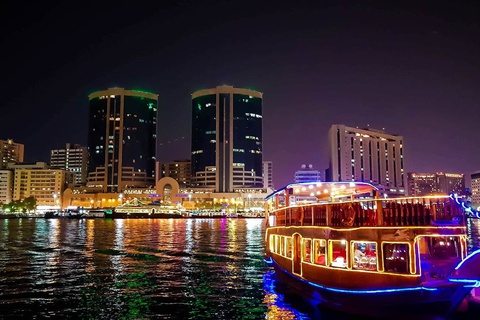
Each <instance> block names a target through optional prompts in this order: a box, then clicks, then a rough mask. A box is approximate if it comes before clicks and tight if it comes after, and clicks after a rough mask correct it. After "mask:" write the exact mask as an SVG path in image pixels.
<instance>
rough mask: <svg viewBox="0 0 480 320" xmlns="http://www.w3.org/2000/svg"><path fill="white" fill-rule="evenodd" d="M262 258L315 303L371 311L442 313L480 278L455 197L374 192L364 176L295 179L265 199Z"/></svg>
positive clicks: (466, 211) (468, 212)
mask: <svg viewBox="0 0 480 320" xmlns="http://www.w3.org/2000/svg"><path fill="white" fill-rule="evenodd" d="M265 211H266V223H267V227H266V231H265V240H266V252H265V254H266V257H265V261H266V262H267V263H269V264H271V265H272V266H273V267H274V269H275V273H276V275H277V277H278V278H279V280H280V281H281V282H282V283H285V284H287V285H288V286H289V287H291V288H292V289H295V290H297V291H298V292H300V293H301V294H302V295H305V296H306V297H309V298H310V299H312V300H313V301H314V303H315V304H319V305H320V306H325V307H328V308H333V309H335V310H339V311H342V312H347V313H352V314H357V315H363V316H368V317H379V318H389V319H393V318H401V319H405V316H407V315H413V316H414V318H415V319H418V318H420V316H421V314H427V315H437V316H441V317H448V316H449V315H451V314H452V313H453V312H454V311H455V310H456V309H457V308H458V306H459V305H460V304H461V303H462V301H464V299H465V298H466V297H467V296H468V295H469V294H470V292H471V290H472V288H476V287H478V286H479V285H480V251H478V250H477V251H475V250H473V249H469V244H468V237H467V227H466V223H467V219H468V217H469V216H470V217H472V218H478V213H477V212H476V211H475V210H473V209H472V208H470V207H469V206H468V205H467V204H466V203H465V202H464V200H462V199H461V198H459V197H457V196H455V195H450V196H448V195H438V196H422V197H398V198H387V197H381V196H380V194H379V191H378V189H377V188H376V187H375V186H373V185H372V184H369V183H363V182H322V183H319V182H314V183H296V184H290V185H287V186H286V187H285V188H282V189H280V190H277V191H276V192H274V193H273V194H271V195H269V196H268V197H267V198H266V210H265Z"/></svg>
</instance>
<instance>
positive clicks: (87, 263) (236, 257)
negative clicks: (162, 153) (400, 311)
mask: <svg viewBox="0 0 480 320" xmlns="http://www.w3.org/2000/svg"><path fill="white" fill-rule="evenodd" d="M264 228H265V224H264V220H263V219H195V220H192V219H131V220H129V219H125V220H123V219H118V220H111V219H91V220H85V219H0V319H57V318H62V319H302V320H303V319H305V320H306V319H328V320H333V319H341V318H343V316H342V315H340V314H335V313H330V312H326V311H323V312H320V310H319V309H318V308H314V307H313V306H311V305H309V304H308V302H306V301H303V300H302V299H299V298H298V297H297V296H295V295H291V294H290V293H289V291H288V289H287V288H285V287H284V286H282V285H281V284H279V283H278V282H277V281H276V278H275V274H274V272H273V271H272V270H271V269H270V268H268V267H267V266H266V265H265V264H264V262H263V252H264Z"/></svg>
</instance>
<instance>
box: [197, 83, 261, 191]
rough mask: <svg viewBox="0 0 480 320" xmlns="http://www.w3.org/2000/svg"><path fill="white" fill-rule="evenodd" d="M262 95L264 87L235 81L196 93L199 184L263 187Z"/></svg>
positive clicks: (219, 188)
mask: <svg viewBox="0 0 480 320" xmlns="http://www.w3.org/2000/svg"><path fill="white" fill-rule="evenodd" d="M262 99H263V94H262V93H260V92H258V91H253V90H248V89H240V88H234V87H232V86H218V87H216V88H213V89H206V90H199V91H196V92H194V93H193V94H192V186H193V187H204V188H209V189H212V190H214V191H215V192H234V191H235V190H238V189H242V188H262V187H263V178H262Z"/></svg>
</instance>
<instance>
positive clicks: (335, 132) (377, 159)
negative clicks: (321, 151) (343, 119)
mask: <svg viewBox="0 0 480 320" xmlns="http://www.w3.org/2000/svg"><path fill="white" fill-rule="evenodd" d="M329 148H330V167H329V170H328V171H329V174H330V177H327V181H364V182H370V183H372V184H374V185H375V186H377V187H378V188H379V189H380V191H381V193H384V194H389V195H405V181H404V180H405V177H404V159H403V137H402V136H398V135H393V134H388V133H385V132H384V131H382V130H375V129H371V128H365V129H359V128H353V127H347V126H345V125H342V124H335V125H332V127H331V128H330V131H329Z"/></svg>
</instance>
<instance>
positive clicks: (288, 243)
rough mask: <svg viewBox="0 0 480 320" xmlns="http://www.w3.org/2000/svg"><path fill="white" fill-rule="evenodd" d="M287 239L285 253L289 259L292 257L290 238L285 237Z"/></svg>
mask: <svg viewBox="0 0 480 320" xmlns="http://www.w3.org/2000/svg"><path fill="white" fill-rule="evenodd" d="M286 238H287V251H286V257H287V258H291V257H292V249H293V245H292V237H286Z"/></svg>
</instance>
